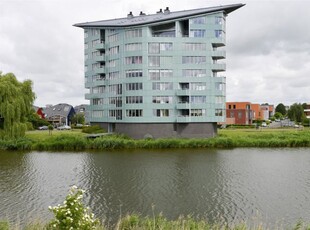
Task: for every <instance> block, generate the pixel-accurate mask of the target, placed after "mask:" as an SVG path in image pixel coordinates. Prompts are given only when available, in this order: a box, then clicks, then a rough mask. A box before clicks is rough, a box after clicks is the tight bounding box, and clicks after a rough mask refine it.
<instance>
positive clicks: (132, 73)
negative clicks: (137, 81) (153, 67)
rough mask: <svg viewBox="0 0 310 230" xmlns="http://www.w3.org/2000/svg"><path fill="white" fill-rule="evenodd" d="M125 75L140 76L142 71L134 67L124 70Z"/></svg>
mask: <svg viewBox="0 0 310 230" xmlns="http://www.w3.org/2000/svg"><path fill="white" fill-rule="evenodd" d="M125 74H126V77H129V78H130V77H142V76H143V72H142V70H141V69H135V70H126V72H125Z"/></svg>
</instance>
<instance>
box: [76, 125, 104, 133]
mask: <svg viewBox="0 0 310 230" xmlns="http://www.w3.org/2000/svg"><path fill="white" fill-rule="evenodd" d="M82 132H83V133H106V131H105V130H104V129H103V128H101V127H100V126H99V125H93V126H85V127H83V128H82Z"/></svg>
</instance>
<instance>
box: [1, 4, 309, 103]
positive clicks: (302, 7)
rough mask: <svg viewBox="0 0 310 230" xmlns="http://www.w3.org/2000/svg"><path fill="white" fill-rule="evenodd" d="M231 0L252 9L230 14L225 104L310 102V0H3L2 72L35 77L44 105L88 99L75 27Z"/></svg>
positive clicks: (81, 49) (79, 32)
mask: <svg viewBox="0 0 310 230" xmlns="http://www.w3.org/2000/svg"><path fill="white" fill-rule="evenodd" d="M232 3H245V4H246V6H244V7H242V8H240V9H238V10H236V11H234V12H232V13H231V14H229V15H228V17H227V27H226V29H227V32H226V36H227V37H226V38H227V39H226V41H227V47H226V48H227V55H226V56H227V57H226V58H227V59H226V63H227V71H226V72H225V76H226V81H227V101H250V102H253V103H265V102H267V103H270V104H275V105H277V104H278V103H284V104H287V105H289V104H292V103H294V102H300V103H303V102H308V103H310V99H309V95H310V94H309V91H310V79H309V77H310V0H291V1H283V0H258V1H253V0H244V1H236V0H230V1H228V0H208V1H204V0H190V1H185V0H171V1H167V0H165V1H164V0H117V1H116V0H0V71H2V72H3V73H8V72H13V73H14V74H15V75H16V76H17V78H18V79H19V80H20V81H22V80H25V79H30V80H32V81H33V90H34V92H35V94H36V97H37V99H36V101H35V104H36V105H38V106H45V105H46V104H58V103H68V104H72V105H73V106H75V105H78V104H82V103H88V101H86V100H84V93H85V89H84V64H83V62H84V61H83V59H84V54H83V52H84V47H83V44H84V42H83V39H84V34H83V30H82V29H81V28H76V27H73V26H72V25H73V24H75V23H79V22H87V21H97V20H104V19H112V18H120V17H126V15H127V13H128V12H129V11H132V12H133V14H135V15H137V14H138V13H139V12H140V11H143V12H145V13H146V14H153V13H155V12H156V11H158V10H159V9H160V8H165V7H166V6H169V7H170V10H171V11H179V10H186V9H195V8H202V7H209V6H218V5H226V4H232Z"/></svg>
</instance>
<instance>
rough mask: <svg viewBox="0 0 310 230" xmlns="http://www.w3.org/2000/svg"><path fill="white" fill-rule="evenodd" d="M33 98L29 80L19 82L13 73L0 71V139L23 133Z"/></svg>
mask: <svg viewBox="0 0 310 230" xmlns="http://www.w3.org/2000/svg"><path fill="white" fill-rule="evenodd" d="M34 99H35V95H34V93H33V92H32V82H31V81H30V80H26V81H24V82H19V81H18V80H17V79H16V77H15V76H14V74H12V73H7V74H2V72H0V139H17V138H19V137H23V136H24V135H25V131H26V129H27V125H26V122H27V116H28V115H29V114H30V113H31V109H32V104H33V101H34Z"/></svg>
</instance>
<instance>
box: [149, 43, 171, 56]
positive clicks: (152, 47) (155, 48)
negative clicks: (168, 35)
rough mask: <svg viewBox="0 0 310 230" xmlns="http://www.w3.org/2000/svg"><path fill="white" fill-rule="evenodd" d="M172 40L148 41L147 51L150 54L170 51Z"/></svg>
mask: <svg viewBox="0 0 310 230" xmlns="http://www.w3.org/2000/svg"><path fill="white" fill-rule="evenodd" d="M172 46H173V44H172V42H162V43H159V42H152V43H149V53H150V54H159V53H161V51H171V50H172Z"/></svg>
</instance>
